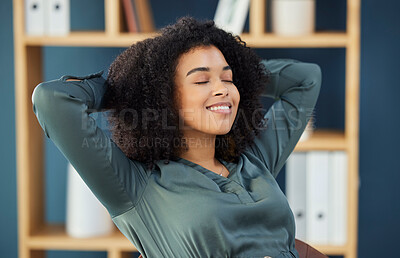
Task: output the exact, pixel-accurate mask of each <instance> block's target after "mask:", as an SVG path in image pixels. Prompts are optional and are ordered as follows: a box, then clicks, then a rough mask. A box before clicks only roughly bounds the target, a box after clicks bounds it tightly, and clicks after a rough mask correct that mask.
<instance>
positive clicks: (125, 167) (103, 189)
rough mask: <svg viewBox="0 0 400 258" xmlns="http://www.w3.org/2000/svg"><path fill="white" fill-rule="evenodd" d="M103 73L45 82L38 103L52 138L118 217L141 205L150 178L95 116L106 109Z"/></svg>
mask: <svg viewBox="0 0 400 258" xmlns="http://www.w3.org/2000/svg"><path fill="white" fill-rule="evenodd" d="M101 74H102V72H99V73H95V74H91V75H88V76H82V77H77V76H69V75H64V76H63V77H61V78H60V79H57V80H52V81H47V82H42V83H40V84H39V85H37V86H36V88H35V89H34V91H33V94H32V103H33V111H34V113H35V114H36V116H37V119H38V121H39V123H40V125H41V127H42V128H43V130H44V132H45V134H46V136H47V137H48V138H50V139H51V140H52V141H53V142H54V144H55V145H56V146H57V147H58V149H59V150H60V151H61V152H62V153H63V154H64V156H65V157H66V158H67V159H68V160H69V162H71V164H72V165H73V166H74V167H75V169H76V170H77V171H78V173H79V174H80V176H81V177H82V179H83V180H84V181H85V183H86V184H87V185H88V187H89V188H90V189H91V190H92V192H93V193H94V194H95V196H96V197H97V198H98V199H99V201H100V202H101V203H102V204H103V205H104V206H105V207H106V208H107V210H108V212H109V213H110V215H111V216H112V217H113V216H116V215H119V214H121V213H123V212H124V211H126V210H128V209H130V208H132V207H134V206H135V205H136V202H137V201H138V198H139V197H140V195H141V193H142V191H143V190H144V187H145V185H146V183H147V175H146V169H145V166H144V164H142V163H140V162H135V161H132V160H130V159H128V158H127V157H126V156H125V154H124V153H123V152H122V151H121V150H120V149H119V148H118V146H117V145H115V143H114V142H113V141H112V140H111V139H110V138H109V137H108V136H107V135H106V134H105V133H104V132H103V131H102V130H101V129H100V128H99V127H98V126H97V125H96V121H95V120H94V119H93V118H92V117H90V116H89V114H90V113H91V112H96V110H97V109H99V108H101V104H102V99H103V95H104V92H105V90H106V87H107V84H106V82H105V80H104V78H103V77H102V76H101ZM68 79H71V80H68Z"/></svg>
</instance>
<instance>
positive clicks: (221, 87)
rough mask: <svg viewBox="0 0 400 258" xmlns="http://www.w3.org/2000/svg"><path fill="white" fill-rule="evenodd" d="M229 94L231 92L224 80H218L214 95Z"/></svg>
mask: <svg viewBox="0 0 400 258" xmlns="http://www.w3.org/2000/svg"><path fill="white" fill-rule="evenodd" d="M228 94H229V90H228V87H226V85H225V84H224V83H223V82H222V81H218V82H217V83H216V85H215V89H214V95H215V96H218V95H222V96H228Z"/></svg>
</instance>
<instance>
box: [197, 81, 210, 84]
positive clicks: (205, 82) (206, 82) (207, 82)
mask: <svg viewBox="0 0 400 258" xmlns="http://www.w3.org/2000/svg"><path fill="white" fill-rule="evenodd" d="M206 83H208V81H204V82H195V83H194V84H206Z"/></svg>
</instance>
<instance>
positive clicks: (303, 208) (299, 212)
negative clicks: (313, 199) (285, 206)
mask: <svg viewBox="0 0 400 258" xmlns="http://www.w3.org/2000/svg"><path fill="white" fill-rule="evenodd" d="M306 155H307V154H306V152H293V153H292V154H291V155H290V156H289V158H288V160H287V162H286V196H287V198H288V202H289V205H290V207H291V209H292V211H293V215H294V219H295V224H296V238H297V239H300V240H302V241H306V237H307V231H306V217H307V203H306V192H307V181H306V176H307V173H306V172H307V166H306V165H307V164H306V162H307V159H306V158H307V157H306Z"/></svg>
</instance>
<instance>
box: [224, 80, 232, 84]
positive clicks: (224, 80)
mask: <svg viewBox="0 0 400 258" xmlns="http://www.w3.org/2000/svg"><path fill="white" fill-rule="evenodd" d="M223 82H229V83H233V81H229V80H223Z"/></svg>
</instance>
